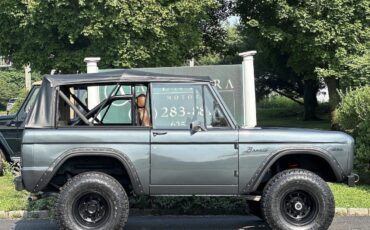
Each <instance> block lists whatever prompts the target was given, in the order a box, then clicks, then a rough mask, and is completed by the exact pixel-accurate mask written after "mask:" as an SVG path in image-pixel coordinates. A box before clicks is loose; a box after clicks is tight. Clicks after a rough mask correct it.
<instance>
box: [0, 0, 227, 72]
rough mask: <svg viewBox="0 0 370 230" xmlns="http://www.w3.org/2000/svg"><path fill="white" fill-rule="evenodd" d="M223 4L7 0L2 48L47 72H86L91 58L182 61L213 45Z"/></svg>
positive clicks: (105, 62) (1, 11)
mask: <svg viewBox="0 0 370 230" xmlns="http://www.w3.org/2000/svg"><path fill="white" fill-rule="evenodd" d="M223 7H225V4H224V2H222V1H220V2H219V1H217V0H201V1H200V0H179V1H168V0H157V1H155V0H137V1H123V0H106V1H102V0H98V1H88V0H50V1H43V0H28V1H23V0H8V1H1V2H0V27H1V28H2V30H1V31H0V53H2V54H6V55H10V56H11V57H12V59H13V62H14V63H15V64H16V65H23V64H25V63H28V62H30V63H31V65H32V68H33V69H35V70H40V71H41V72H43V73H45V72H50V70H51V69H58V70H61V71H62V72H75V71H76V70H80V71H81V70H83V69H84V63H83V62H82V60H83V58H84V57H86V56H100V57H102V61H101V63H100V65H101V66H102V67H106V68H107V67H137V66H140V67H143V66H171V65H179V64H182V63H183V62H184V61H185V60H186V59H188V58H191V57H193V56H196V55H197V54H198V53H200V52H203V50H204V47H207V46H208V45H209V44H210V43H211V42H209V41H210V40H212V39H211V38H209V37H208V39H207V37H206V35H207V34H208V33H211V32H213V31H217V30H218V31H220V29H219V27H218V23H219V22H220V20H219V18H220V17H221V16H220V17H218V16H217V15H218V13H219V12H221V11H223V10H222V8H223ZM220 9H221V10H220ZM210 24H211V25H210ZM221 32H222V31H221ZM215 34H220V32H215ZM221 36H222V34H221Z"/></svg>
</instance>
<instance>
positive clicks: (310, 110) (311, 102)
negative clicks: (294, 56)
mask: <svg viewBox="0 0 370 230" xmlns="http://www.w3.org/2000/svg"><path fill="white" fill-rule="evenodd" d="M318 90H319V85H318V82H317V80H313V79H309V80H304V94H303V98H304V120H305V121H308V120H318V117H317V116H316V107H317V98H316V94H317V91H318Z"/></svg>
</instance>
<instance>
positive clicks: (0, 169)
mask: <svg viewBox="0 0 370 230" xmlns="http://www.w3.org/2000/svg"><path fill="white" fill-rule="evenodd" d="M5 160H6V158H5V155H4V153H3V151H2V150H1V149H0V176H3V175H4V162H3V161H5Z"/></svg>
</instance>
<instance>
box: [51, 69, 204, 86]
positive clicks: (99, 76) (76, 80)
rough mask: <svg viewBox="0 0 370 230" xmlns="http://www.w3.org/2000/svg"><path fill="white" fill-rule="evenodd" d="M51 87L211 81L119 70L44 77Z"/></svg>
mask: <svg viewBox="0 0 370 230" xmlns="http://www.w3.org/2000/svg"><path fill="white" fill-rule="evenodd" d="M44 80H47V81H48V82H49V83H50V86H51V87H56V86H60V85H73V84H77V85H78V84H98V83H105V82H159V81H165V82H167V81H176V82H178V81H192V82H194V81H203V82H204V81H211V78H210V77H208V76H204V77H200V76H187V75H169V74H160V73H149V72H144V71H139V70H129V69H121V70H114V71H109V72H100V73H92V74H61V75H45V76H44Z"/></svg>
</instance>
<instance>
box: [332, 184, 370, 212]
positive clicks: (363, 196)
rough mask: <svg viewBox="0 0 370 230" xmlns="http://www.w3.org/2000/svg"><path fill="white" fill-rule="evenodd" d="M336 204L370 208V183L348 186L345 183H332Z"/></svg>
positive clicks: (344, 206) (345, 206) (337, 205)
mask: <svg viewBox="0 0 370 230" xmlns="http://www.w3.org/2000/svg"><path fill="white" fill-rule="evenodd" d="M329 185H330V189H331V191H332V192H333V194H334V198H335V205H336V207H340V208H370V185H356V186H355V187H348V186H346V185H343V184H334V183H330V184H329Z"/></svg>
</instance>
